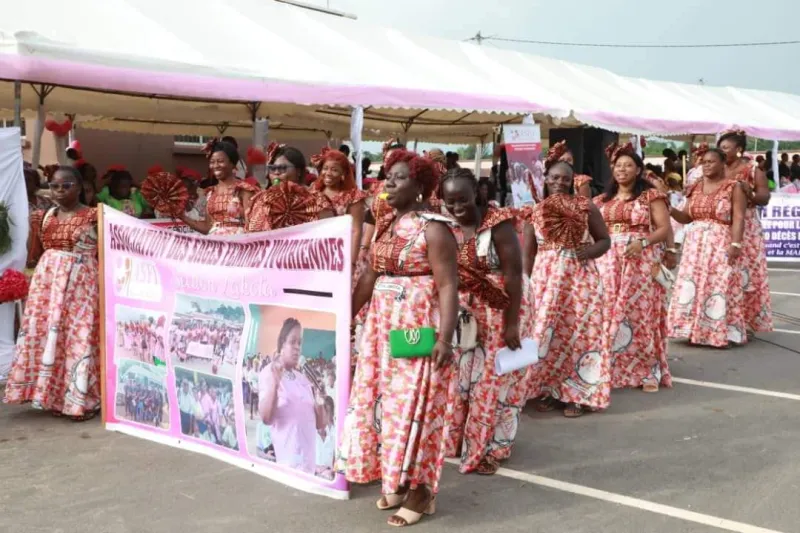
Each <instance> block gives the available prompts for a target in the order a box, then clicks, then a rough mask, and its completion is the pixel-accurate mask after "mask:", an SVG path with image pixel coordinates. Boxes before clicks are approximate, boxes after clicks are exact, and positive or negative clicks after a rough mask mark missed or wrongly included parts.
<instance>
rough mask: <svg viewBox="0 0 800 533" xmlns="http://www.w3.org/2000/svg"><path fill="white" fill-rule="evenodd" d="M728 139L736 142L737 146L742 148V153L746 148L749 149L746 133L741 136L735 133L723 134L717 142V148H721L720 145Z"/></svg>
mask: <svg viewBox="0 0 800 533" xmlns="http://www.w3.org/2000/svg"><path fill="white" fill-rule="evenodd" d="M728 139H730V140H732V141H733V142H735V143H736V146H738V147H739V148H741V149H742V151H744V150H745V148H747V135H745V134H744V133H743V134H741V135H739V134H738V133H737V132H735V131H729V132H728V133H725V134H723V135H722V136H721V137H720V138H719V140H718V141H717V148H719V147H720V145H721V144H722V141H727V140H728Z"/></svg>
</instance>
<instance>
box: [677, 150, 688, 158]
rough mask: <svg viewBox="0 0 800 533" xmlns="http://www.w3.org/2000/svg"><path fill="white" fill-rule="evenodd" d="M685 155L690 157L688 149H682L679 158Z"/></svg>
mask: <svg viewBox="0 0 800 533" xmlns="http://www.w3.org/2000/svg"><path fill="white" fill-rule="evenodd" d="M683 157H689V153H688V152H687V151H686V150H681V151H680V152H678V159H681V158H683Z"/></svg>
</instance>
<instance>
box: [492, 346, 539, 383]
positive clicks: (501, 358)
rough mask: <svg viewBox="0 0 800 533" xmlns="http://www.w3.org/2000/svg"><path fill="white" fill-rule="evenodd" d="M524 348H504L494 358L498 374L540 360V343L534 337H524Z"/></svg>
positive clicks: (506, 372)
mask: <svg viewBox="0 0 800 533" xmlns="http://www.w3.org/2000/svg"><path fill="white" fill-rule="evenodd" d="M520 344H522V348H520V349H519V350H509V349H508V347H506V348H502V349H501V350H500V351H498V352H497V355H496V356H495V358H494V371H495V373H496V374H497V375H498V376H502V375H504V374H508V373H511V372H514V371H515V370H519V369H520V368H525V367H526V366H530V365H533V364H535V363H538V362H539V343H537V342H536V341H535V340H533V339H522V342H521V343H520Z"/></svg>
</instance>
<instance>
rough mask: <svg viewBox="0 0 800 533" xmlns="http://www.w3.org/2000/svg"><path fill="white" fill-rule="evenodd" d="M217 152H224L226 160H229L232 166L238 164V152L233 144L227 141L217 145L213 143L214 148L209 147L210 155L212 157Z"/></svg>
mask: <svg viewBox="0 0 800 533" xmlns="http://www.w3.org/2000/svg"><path fill="white" fill-rule="evenodd" d="M217 152H224V153H225V155H226V156H228V160H230V162H231V164H232V165H233V166H236V165H238V164H239V151H238V150H237V149H236V145H235V144H233V143H229V142H227V141H219V142H218V143H214V146H212V147H211V154H212V155H213V154H216V153H217Z"/></svg>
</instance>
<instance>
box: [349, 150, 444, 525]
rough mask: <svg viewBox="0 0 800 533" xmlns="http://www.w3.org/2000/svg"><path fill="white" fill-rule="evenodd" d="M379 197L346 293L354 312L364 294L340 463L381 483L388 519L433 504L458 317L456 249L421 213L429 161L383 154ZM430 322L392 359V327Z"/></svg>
mask: <svg viewBox="0 0 800 533" xmlns="http://www.w3.org/2000/svg"><path fill="white" fill-rule="evenodd" d="M386 168H387V169H388V172H387V177H386V182H385V183H386V187H385V190H386V193H387V194H388V196H387V198H386V202H387V204H388V206H389V207H390V208H391V209H390V210H388V211H387V212H386V213H385V215H384V216H382V217H381V218H380V219H378V220H377V221H376V222H377V225H376V229H375V240H374V242H373V244H372V249H371V251H370V257H371V260H370V265H369V267H368V268H367V269H366V270H365V272H364V274H362V276H361V278H360V279H359V282H358V284H357V286H356V289H355V292H354V294H353V307H352V310H353V314H354V315H355V314H357V313H358V311H359V310H360V309H361V307H363V306H364V305H365V304H366V303H367V302H368V301H369V302H370V303H369V308H368V310H367V316H366V321H365V323H364V331H363V335H362V336H361V341H360V343H361V344H360V350H359V355H358V359H357V361H356V370H355V378H354V381H353V387H352V394H351V398H350V408H349V410H348V414H347V418H346V420H345V431H344V437H343V440H342V447H341V451H340V454H341V457H340V460H341V466H342V469H343V470H344V473H345V475H346V477H347V479H348V480H349V481H351V482H354V483H370V482H372V481H377V480H381V481H382V492H383V497H381V499H380V500H378V504H377V505H378V508H379V509H396V508H398V507H401V509H400V510H399V511H398V512H397V513H396V514H394V515H393V516H392V517H391V518H390V519H389V524H390V525H392V526H406V525H411V524H414V523H416V522H418V521H419V520H420V519H421V518H422V516H423V514H432V513H433V512H434V511H435V505H434V499H435V496H436V494H437V492H438V490H439V478H440V476H441V473H442V466H443V464H444V452H445V432H446V427H445V426H446V424H445V422H446V411H447V406H448V394H449V391H450V387H451V378H452V376H453V375H454V372H453V359H454V357H453V347H452V344H451V343H452V339H453V333H454V331H455V327H456V319H457V315H458V271H457V266H456V256H457V254H458V248H457V245H456V240H455V238H454V237H453V234H452V232H451V231H450V229H449V227H448V226H447V225H446V224H445V223H443V221H445V220H446V219H445V218H444V217H442V216H441V215H434V214H425V213H424V210H425V207H424V205H423V199H424V198H428V197H430V195H431V193H432V192H433V191H434V190H435V188H436V179H435V174H434V172H435V171H434V169H433V166H432V164H431V163H430V162H429V161H427V160H426V159H425V158H423V157H420V156H418V155H416V154H414V153H413V152H408V151H406V150H398V151H396V152H394V153H393V154H392V155H391V156H390V157H389V159H388V161H387V166H386ZM427 327H432V328H435V329H436V338H437V340H436V344H435V346H434V347H433V351H432V353H431V355H430V356H429V357H418V358H413V359H405V358H393V357H392V356H391V351H390V345H389V332H390V331H391V330H408V329H415V328H427Z"/></svg>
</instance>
